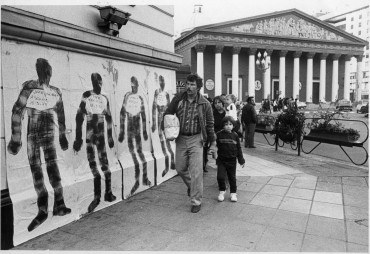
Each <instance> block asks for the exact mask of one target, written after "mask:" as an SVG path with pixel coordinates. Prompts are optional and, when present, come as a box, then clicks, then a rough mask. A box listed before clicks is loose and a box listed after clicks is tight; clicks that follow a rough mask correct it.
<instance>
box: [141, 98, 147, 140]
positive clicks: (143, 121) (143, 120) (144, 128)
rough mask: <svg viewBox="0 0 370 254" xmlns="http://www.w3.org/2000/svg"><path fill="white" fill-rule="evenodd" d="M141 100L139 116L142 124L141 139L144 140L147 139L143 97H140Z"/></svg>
mask: <svg viewBox="0 0 370 254" xmlns="http://www.w3.org/2000/svg"><path fill="white" fill-rule="evenodd" d="M140 100H141V110H140V115H141V120H142V123H143V137H144V140H147V139H148V133H147V132H146V116H145V107H144V100H143V97H141V96H140Z"/></svg>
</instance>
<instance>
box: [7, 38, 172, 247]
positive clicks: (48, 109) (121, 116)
mask: <svg viewBox="0 0 370 254" xmlns="http://www.w3.org/2000/svg"><path fill="white" fill-rule="evenodd" d="M26 56H27V57H26ZM2 76H3V77H2V78H3V87H4V125H5V142H6V145H7V152H6V158H7V182H8V186H9V192H10V197H11V199H12V202H13V210H14V244H15V245H17V244H20V243H22V242H24V241H27V240H29V239H31V238H34V237H36V236H37V235H40V234H43V233H45V232H48V231H50V230H52V229H55V228H57V227H60V226H62V225H65V224H67V223H69V222H72V221H74V220H77V219H78V218H80V217H82V216H84V215H85V214H88V213H91V212H94V211H97V210H99V209H102V208H104V207H107V206H109V205H112V204H114V203H116V202H119V201H120V200H122V199H123V198H127V197H129V196H131V195H135V194H136V193H138V192H140V191H143V190H146V189H148V188H150V187H151V186H154V185H155V184H160V183H161V182H163V181H164V180H167V179H168V178H170V177H172V176H174V175H175V174H176V170H174V152H175V144H174V142H167V141H166V140H165V138H164V136H163V133H162V131H161V130H160V128H159V126H160V121H161V115H162V114H163V112H164V110H165V109H166V107H167V105H168V103H169V100H171V99H172V97H173V95H174V92H175V90H176V84H175V72H174V71H170V70H166V69H161V68H155V67H149V66H144V65H140V64H134V63H128V62H122V61H115V60H110V59H104V58H100V57H96V56H89V55H83V54H78V53H72V52H67V51H62V50H57V49H52V48H46V47H41V46H37V45H28V44H18V43H16V42H14V41H9V40H5V39H3V40H2Z"/></svg>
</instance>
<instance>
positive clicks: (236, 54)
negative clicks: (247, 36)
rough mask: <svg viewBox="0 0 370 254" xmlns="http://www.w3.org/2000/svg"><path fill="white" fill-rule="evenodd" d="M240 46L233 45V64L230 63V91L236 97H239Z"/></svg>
mask: <svg viewBox="0 0 370 254" xmlns="http://www.w3.org/2000/svg"><path fill="white" fill-rule="evenodd" d="M240 50H241V47H233V65H232V80H233V81H232V82H233V84H232V87H233V91H232V93H233V94H234V95H235V96H236V98H239V89H238V88H239V87H238V84H239V53H240Z"/></svg>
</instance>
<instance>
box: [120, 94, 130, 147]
mask: <svg viewBox="0 0 370 254" xmlns="http://www.w3.org/2000/svg"><path fill="white" fill-rule="evenodd" d="M128 95H129V94H126V95H125V97H124V99H123V103H122V108H121V112H120V128H119V135H118V141H119V142H120V143H122V141H123V140H124V139H125V120H126V101H127V98H128Z"/></svg>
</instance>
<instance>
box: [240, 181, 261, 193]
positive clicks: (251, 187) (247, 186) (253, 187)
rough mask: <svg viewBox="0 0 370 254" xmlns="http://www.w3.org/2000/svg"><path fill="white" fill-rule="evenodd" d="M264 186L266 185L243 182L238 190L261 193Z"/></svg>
mask: <svg viewBox="0 0 370 254" xmlns="http://www.w3.org/2000/svg"><path fill="white" fill-rule="evenodd" d="M263 186H264V184H261V183H253V182H242V183H241V184H239V185H238V190H242V191H252V192H259V191H260V190H261V189H262V187H263Z"/></svg>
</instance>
